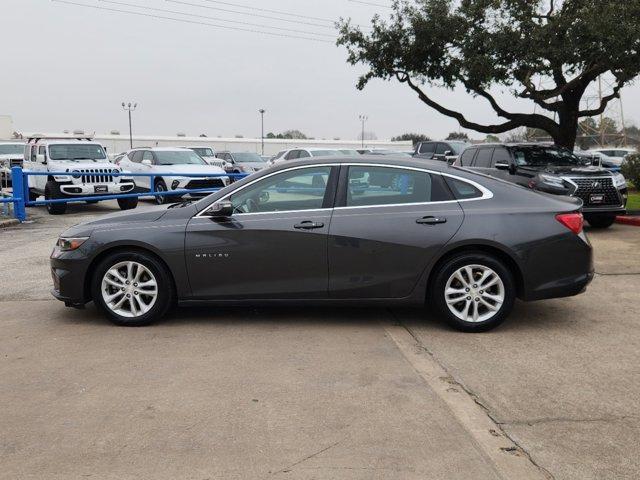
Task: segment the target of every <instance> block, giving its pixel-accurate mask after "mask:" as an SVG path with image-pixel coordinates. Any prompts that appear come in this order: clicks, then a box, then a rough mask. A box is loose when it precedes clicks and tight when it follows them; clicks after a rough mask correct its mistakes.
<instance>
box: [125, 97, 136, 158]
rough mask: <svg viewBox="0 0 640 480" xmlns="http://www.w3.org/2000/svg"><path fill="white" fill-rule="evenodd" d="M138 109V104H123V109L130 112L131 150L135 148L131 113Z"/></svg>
mask: <svg viewBox="0 0 640 480" xmlns="http://www.w3.org/2000/svg"><path fill="white" fill-rule="evenodd" d="M137 107H138V104H137V103H134V104H131V102H129V103H124V102H122V109H123V110H126V111H127V112H129V146H130V148H133V129H132V127H131V112H134V111H135V110H136V108H137Z"/></svg>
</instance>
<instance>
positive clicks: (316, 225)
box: [293, 220, 324, 230]
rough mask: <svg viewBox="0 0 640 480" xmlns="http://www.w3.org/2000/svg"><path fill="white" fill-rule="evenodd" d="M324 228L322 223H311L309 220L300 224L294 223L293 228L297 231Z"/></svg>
mask: <svg viewBox="0 0 640 480" xmlns="http://www.w3.org/2000/svg"><path fill="white" fill-rule="evenodd" d="M322 227H324V223H322V222H312V221H311V220H305V221H304V222H301V223H296V224H295V225H294V226H293V228H297V229H298V230H313V229H315V228H322Z"/></svg>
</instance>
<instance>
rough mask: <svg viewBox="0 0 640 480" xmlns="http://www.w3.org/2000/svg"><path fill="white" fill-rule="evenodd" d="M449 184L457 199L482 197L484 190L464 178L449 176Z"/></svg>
mask: <svg viewBox="0 0 640 480" xmlns="http://www.w3.org/2000/svg"><path fill="white" fill-rule="evenodd" d="M447 184H448V185H449V187H450V188H451V191H452V192H453V195H454V196H455V197H456V200H468V199H470V198H480V197H482V192H481V191H480V190H478V189H477V188H476V187H474V186H473V185H471V184H470V183H467V182H465V181H463V180H458V179H457V178H450V177H447Z"/></svg>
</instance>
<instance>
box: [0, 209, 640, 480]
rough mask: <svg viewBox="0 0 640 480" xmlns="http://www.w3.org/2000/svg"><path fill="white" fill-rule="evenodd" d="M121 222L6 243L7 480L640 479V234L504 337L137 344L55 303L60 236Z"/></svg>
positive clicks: (146, 331)
mask: <svg viewBox="0 0 640 480" xmlns="http://www.w3.org/2000/svg"><path fill="white" fill-rule="evenodd" d="M149 205H150V204H149V203H146V204H145V203H143V204H141V206H140V207H139V208H147V206H149ZM112 210H117V207H116V206H115V205H110V204H109V203H104V204H98V205H82V206H77V207H72V208H71V212H70V214H68V215H65V216H62V217H50V216H47V215H46V214H43V213H42V209H30V210H29V213H30V215H31V218H33V219H34V220H35V221H34V223H31V224H26V225H21V226H19V227H14V228H6V229H2V230H0V245H1V246H0V265H2V268H1V269H0V282H1V284H2V287H3V288H2V289H1V290H0V308H1V311H2V317H1V318H2V320H1V321H0V323H1V327H2V335H0V478H2V479H4V478H7V479H18V478H29V479H31V478H33V479H41V478H42V479H45V478H46V479H63V478H64V479H68V478H100V479H103V478H109V479H110V478H113V479H116V478H117V479H128V478H131V479H133V478H135V479H140V478H143V479H146V478H148V479H165V478H166V479H182V478H185V479H207V478H210V479H214V478H216V479H217V478H221V479H227V478H231V479H236V478H237V479H247V478H291V479H294V478H295V479H372V478H374V479H378V478H379V479H414V478H415V479H417V478H421V479H424V478H428V479H469V478H473V479H511V478H515V479H525V478H556V479H581V480H582V479H608V478H610V479H623V478H629V479H631V478H637V476H638V471H640V414H638V413H637V412H638V407H639V406H640V362H639V361H638V353H639V351H640V333H639V327H640V314H639V313H638V300H639V299H640V295H638V281H639V280H640V228H637V227H631V226H625V225H614V226H613V227H612V228H611V229H609V230H606V231H590V232H589V237H590V239H591V241H592V243H593V244H594V248H595V254H596V270H597V272H598V274H597V276H596V278H595V280H594V282H593V284H592V285H591V286H590V288H589V290H588V292H587V294H584V295H580V296H578V297H573V298H567V299H559V300H551V301H545V302H538V303H531V304H524V303H518V304H517V305H516V308H515V311H514V313H513V315H512V317H511V319H510V320H509V321H508V322H507V323H505V324H504V325H503V326H502V327H501V328H499V329H497V330H495V331H492V332H489V333H485V334H473V335H471V334H461V333H458V332H454V331H451V330H449V329H448V328H447V327H446V326H444V325H443V324H442V323H440V322H439V321H437V320H436V319H433V318H430V317H429V316H428V315H427V314H426V313H425V312H424V311H422V310H403V309H393V310H389V309H362V310H350V309H304V308H289V309H282V308H279V309H276V308H272V309H239V308H236V309H231V308H230V309H180V310H176V311H175V312H173V313H172V314H171V315H170V316H169V318H168V319H167V320H166V321H165V322H163V323H162V324H159V325H156V326H153V327H148V328H139V329H127V328H117V327H114V326H112V325H110V324H109V323H107V322H106V321H105V320H104V319H103V318H102V316H101V315H100V314H99V313H98V312H97V311H96V310H95V309H94V308H93V307H92V306H90V307H89V308H88V309H87V310H84V311H78V310H71V309H66V308H64V306H63V305H62V304H61V303H59V302H57V301H55V300H53V299H51V298H50V295H49V293H48V292H49V289H50V283H51V280H50V275H49V270H48V255H49V253H50V251H51V248H52V245H53V242H54V241H55V239H56V237H57V235H58V234H59V233H60V232H61V231H62V230H64V229H65V228H66V226H69V225H72V224H75V223H78V222H80V221H84V220H87V219H89V218H91V217H93V216H95V215H100V214H102V213H104V212H106V211H112Z"/></svg>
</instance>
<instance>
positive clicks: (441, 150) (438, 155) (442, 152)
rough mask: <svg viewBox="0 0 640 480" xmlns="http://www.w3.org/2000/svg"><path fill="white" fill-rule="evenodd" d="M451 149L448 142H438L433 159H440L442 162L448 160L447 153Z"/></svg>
mask: <svg viewBox="0 0 640 480" xmlns="http://www.w3.org/2000/svg"><path fill="white" fill-rule="evenodd" d="M450 150H451V148H450V147H449V145H447V144H446V143H441V142H438V143H437V144H436V151H435V153H434V154H433V159H434V160H440V161H442V162H446V160H447V156H446V153H447V152H448V151H450Z"/></svg>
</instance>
